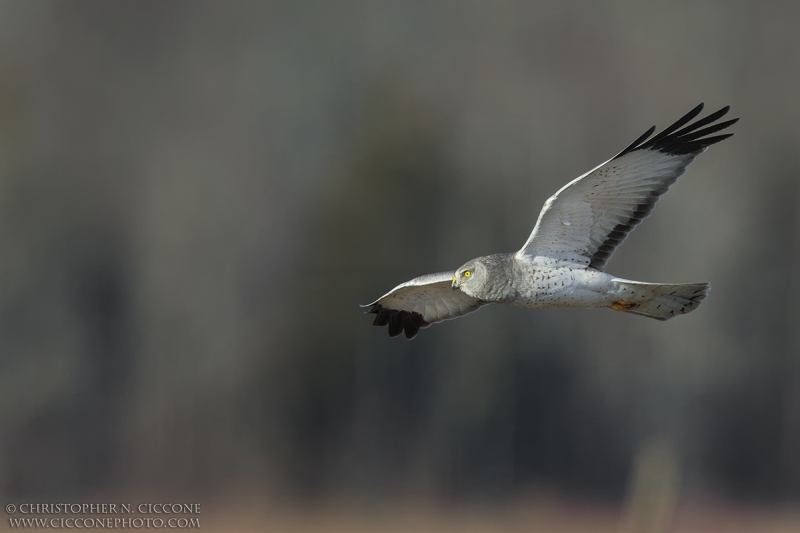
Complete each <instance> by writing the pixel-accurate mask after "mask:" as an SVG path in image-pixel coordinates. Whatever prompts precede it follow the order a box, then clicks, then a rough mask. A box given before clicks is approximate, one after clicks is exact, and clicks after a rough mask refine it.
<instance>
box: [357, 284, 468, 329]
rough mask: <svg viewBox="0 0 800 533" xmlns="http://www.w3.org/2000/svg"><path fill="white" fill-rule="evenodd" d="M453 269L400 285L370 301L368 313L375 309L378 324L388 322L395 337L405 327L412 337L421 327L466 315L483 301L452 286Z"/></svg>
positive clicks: (384, 324) (375, 323) (376, 323)
mask: <svg viewBox="0 0 800 533" xmlns="http://www.w3.org/2000/svg"><path fill="white" fill-rule="evenodd" d="M454 275H455V272H454V271H451V272H439V273H438V274H428V275H426V276H420V277H418V278H414V279H412V280H411V281H407V282H405V283H403V284H402V285H398V286H397V287H395V288H394V289H392V290H391V291H390V292H389V293H387V294H385V295H383V296H381V297H380V298H378V299H377V300H375V301H374V302H372V303H371V304H367V305H364V306H362V307H369V308H370V310H369V311H367V312H368V313H375V314H376V315H378V316H376V317H375V321H374V322H373V325H375V326H386V325H388V326H389V335H390V336H392V337H396V336H398V335H400V333H402V332H403V331H405V333H406V337H408V338H409V339H413V338H414V337H415V336H416V334H417V332H418V331H419V328H427V327H428V326H430V325H431V324H434V323H436V322H441V321H442V320H448V319H451V318H456V317H459V316H461V315H466V314H467V313H471V312H473V311H477V310H478V308H479V307H480V306H481V305H483V302H481V301H480V300H476V299H475V298H472V297H471V296H468V295H466V294H465V293H463V292H461V291H459V290H453V289H452V288H451V286H450V284H451V282H452V281H453V276H454Z"/></svg>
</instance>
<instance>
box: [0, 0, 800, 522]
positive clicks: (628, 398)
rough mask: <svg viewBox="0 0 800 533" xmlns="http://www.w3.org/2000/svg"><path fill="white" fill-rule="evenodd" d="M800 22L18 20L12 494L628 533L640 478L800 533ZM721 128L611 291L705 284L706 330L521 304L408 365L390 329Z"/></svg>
mask: <svg viewBox="0 0 800 533" xmlns="http://www.w3.org/2000/svg"><path fill="white" fill-rule="evenodd" d="M798 17H800V4H797V3H796V2H789V1H787V2H779V1H764V2H751V1H726V2H722V1H700V2H694V1H693V2H689V1H686V2H671V3H652V4H648V3H642V2H627V1H610V2H603V3H597V2H588V1H587V2H535V3H534V2H525V1H521V0H519V1H503V2H462V1H439V2H427V1H425V2H423V1H406V2H384V1H363V2H358V1H339V2H322V1H319V2H317V1H304V2H288V1H287V2H260V3H250V2H236V3H222V2H219V3H215V2H113V3H112V2H85V1H78V2H42V1H38V2H23V1H17V2H9V1H4V2H1V3H0V350H1V353H0V495H4V499H5V500H7V501H28V500H37V501H55V500H57V499H59V498H60V499H65V498H66V499H69V498H72V499H75V498H81V497H82V498H84V499H87V498H89V497H90V496H91V495H103V496H108V495H120V494H132V493H136V494H142V495H151V494H159V495H163V496H164V497H166V498H168V499H170V500H175V499H180V498H184V499H186V498H196V499H200V500H201V501H203V502H215V501H225V500H226V499H230V498H232V496H231V495H232V494H239V493H246V494H249V495H254V494H256V495H258V496H257V497H255V498H254V501H255V502H256V503H254V505H261V504H262V503H263V505H277V506H278V507H281V506H291V505H299V506H300V507H302V508H306V507H308V508H311V509H316V508H318V507H319V506H324V505H328V502H340V503H342V504H343V505H345V506H346V507H347V508H352V509H355V510H356V511H354V512H357V513H358V512H362V510H363V509H367V510H368V511H369V510H370V509H372V510H373V511H374V510H375V509H378V510H387V509H388V510H390V511H391V512H396V511H394V510H393V509H394V506H395V505H396V504H397V502H409V501H410V502H415V501H426V502H434V503H428V504H426V505H429V506H432V508H434V509H437V508H439V507H441V508H450V507H451V506H456V507H458V506H462V505H467V506H470V505H472V504H473V503H477V504H481V505H489V506H492V505H500V506H503V505H506V503H507V502H509V501H526V502H528V501H529V502H534V503H535V502H540V501H550V499H552V498H555V499H557V500H564V501H569V502H572V501H583V502H585V501H589V502H595V503H596V504H597V505H601V506H610V507H609V508H611V509H614V508H617V507H618V506H620V505H622V506H625V505H626V503H625V502H628V505H630V502H631V501H632V500H634V501H635V500H636V497H635V494H636V493H637V490H638V489H637V488H636V487H637V485H636V483H637V482H636V481H635V480H636V479H637V477H636V476H637V475H638V474H637V472H640V473H642V472H643V473H642V474H641V475H642V476H644V479H645V480H646V479H650V478H652V479H655V480H656V481H655V482H654V483H655V484H656V485H657V486H660V487H662V489H663V490H662V493H663V494H666V495H665V496H664V495H663V494H662V496H663V497H661V499H662V500H664V501H667V500H669V501H677V502H704V501H707V500H714V501H722V502H732V503H730V504H726V505H728V507H725V508H726V509H729V510H730V512H736V510H737V509H739V508H747V507H748V506H752V505H762V504H769V505H770V506H772V505H779V506H782V505H786V504H788V505H789V506H790V507H791V506H796V505H797V503H798V501H799V499H800V331H798V326H800V310H798V302H800V280H798V277H797V274H798V263H800V211H798V209H797V205H798V203H799V202H800V180H798V176H797V168H798V164H800V156H799V155H798V150H797V146H798V144H800V126H798V119H800V99H798V85H800V37H798V33H797V29H796V22H797V20H798ZM699 101H705V102H706V103H707V112H711V111H714V110H716V109H717V108H719V107H722V106H723V105H726V104H731V105H732V107H733V111H732V113H731V116H739V117H741V118H742V120H741V122H740V123H739V124H737V125H736V126H735V127H734V128H733V131H735V133H736V136H735V137H733V138H732V139H730V140H728V141H725V142H723V143H722V144H720V145H716V146H714V147H712V148H711V149H710V150H709V152H708V153H707V154H705V155H703V156H701V157H700V158H699V159H698V161H697V162H695V163H694V164H693V165H692V166H691V167H690V169H689V171H688V173H687V174H686V175H685V176H684V177H682V178H681V179H680V180H679V182H678V183H677V184H676V185H675V186H674V187H673V188H672V190H671V191H670V192H669V194H667V195H666V196H665V197H664V198H663V199H662V201H661V202H660V203H659V205H658V208H657V209H656V210H655V212H654V214H653V215H652V216H651V217H650V218H649V219H648V220H646V221H645V223H644V224H643V225H642V226H641V227H639V228H638V229H637V230H636V231H635V232H634V233H633V234H632V235H631V237H630V238H629V240H628V241H626V243H625V244H624V246H622V247H621V248H620V249H619V250H618V251H617V252H616V254H615V255H614V257H613V259H612V260H611V261H610V264H609V265H608V268H607V270H608V271H610V272H612V273H614V274H615V275H619V276H623V277H627V278H630V279H639V280H643V281H661V282H699V281H710V282H711V283H712V286H713V289H712V292H711V296H710V298H709V299H708V300H707V301H706V303H704V304H703V306H702V307H701V308H700V309H699V310H698V311H696V312H695V313H693V314H692V315H691V316H688V317H683V318H678V319H676V320H673V321H669V322H666V323H661V322H656V321H650V320H646V319H644V318H640V317H636V316H628V315H624V314H621V313H614V312H611V311H583V310H520V309H513V308H503V307H499V306H495V307H489V308H486V309H485V310H482V311H481V312H480V313H476V314H473V315H470V316H467V317H465V318H462V319H459V320H457V321H454V322H447V323H445V324H440V325H437V326H434V327H431V328H430V329H426V330H423V331H422V332H421V333H420V335H419V336H418V337H417V339H415V340H414V341H412V342H407V341H405V340H404V339H389V338H388V336H387V335H386V331H385V329H380V330H379V329H378V328H373V327H372V326H371V325H370V323H371V316H367V317H365V316H363V315H362V314H361V310H360V309H359V308H358V307H357V304H359V303H366V302H369V301H372V300H373V299H374V298H376V297H377V296H379V295H381V294H383V293H384V292H386V291H387V290H389V289H390V288H391V287H393V286H394V285H396V284H398V283H400V282H402V281H405V280H407V279H410V278H412V277H415V276H417V275H420V274H424V273H429V272H437V271H441V270H446V269H451V268H455V267H457V266H458V265H460V264H462V263H463V262H464V261H466V260H468V259H470V258H472V257H475V256H479V255H484V254H488V253H494V252H502V251H514V250H516V249H518V248H519V247H520V246H521V245H522V243H523V242H524V241H525V239H526V238H527V236H528V234H529V232H530V230H531V228H532V227H533V224H534V222H535V220H536V217H537V215H538V213H539V209H540V208H541V206H542V203H543V202H544V201H545V199H546V198H547V197H548V196H549V195H550V194H552V193H553V192H555V190H557V189H558V188H559V187H561V186H562V185H563V184H564V183H566V182H567V181H569V180H571V179H573V178H574V177H576V176H578V175H580V174H582V173H584V172H585V171H587V170H589V169H590V168H592V167H594V166H595V165H597V164H599V163H600V162H602V161H604V160H605V159H607V158H609V157H611V156H613V155H614V154H615V153H616V152H617V151H619V150H620V149H622V148H623V147H625V146H626V145H627V144H628V143H630V142H631V141H632V140H633V139H635V138H636V137H638V136H639V134H641V133H642V132H643V131H645V130H646V129H647V128H648V127H649V126H650V125H651V124H653V123H655V124H658V125H659V126H660V127H665V126H667V125H668V124H669V123H671V122H672V121H673V120H675V119H677V118H679V117H680V116H681V115H682V114H684V113H685V112H686V111H688V110H689V109H691V108H692V107H693V106H694V105H696V104H697V103H698V102H699ZM654 443H655V444H654ZM648 450H650V451H648ZM653 450H656V451H653ZM659 454H662V455H659ZM662 456H663V457H669V458H671V459H669V460H668V461H666V462H664V461H660V460H658V457H662ZM637 458H639V459H637ZM648 458H649V459H648ZM654 458H655V459H654ZM648 460H649V461H650V463H648ZM637 461H638V462H637ZM651 463H652V464H662V465H663V464H667V465H668V467H667V468H666V471H665V472H666V473H664V472H661V474H659V471H657V469H656V470H653V471H651V470H652V469H651V470H648V469H647V468H645V467H643V468H640V469H639V470H637V467H636V465H637V464H639V465H641V464H651ZM648 472H650V473H649V474H648ZM659 475H660V476H661V477H659ZM648 476H650V477H649V478H648ZM640 477H641V476H640ZM658 480H661V481H658ZM664 480H667V481H664ZM670 480H671V481H670ZM659 494H661V493H659ZM544 495H546V496H544ZM553 495H555V496H553ZM670 498H671V499H670ZM276 502H277V503H276ZM534 503H532V504H534ZM678 506H679V507H680V504H679V505H678ZM410 507H411V508H414V504H410ZM770 508H772V507H770ZM374 512H376V513H378V514H380V513H379V511H374ZM409 512H412V511H409ZM400 513H401V514H402V512H400ZM287 527H289V526H287Z"/></svg>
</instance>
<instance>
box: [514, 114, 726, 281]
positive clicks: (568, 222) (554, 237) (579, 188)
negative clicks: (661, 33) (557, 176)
mask: <svg viewBox="0 0 800 533" xmlns="http://www.w3.org/2000/svg"><path fill="white" fill-rule="evenodd" d="M702 109H703V104H700V105H699V106H697V107H696V108H694V109H693V110H692V111H690V112H689V113H688V114H687V115H685V116H684V117H683V118H681V119H680V120H678V121H677V122H675V123H674V124H673V125H672V126H670V127H669V128H667V129H665V130H664V131H662V132H661V133H659V134H658V135H656V136H655V137H653V138H652V139H650V140H647V139H648V138H649V137H650V135H652V134H653V132H654V131H655V126H653V127H652V128H650V130H648V131H647V132H646V133H645V134H644V135H642V136H641V137H639V138H638V139H637V140H636V141H634V143H633V144H631V145H630V146H628V147H627V148H626V149H625V150H623V151H622V152H620V153H619V154H618V155H617V156H615V157H614V158H613V159H610V160H609V161H606V162H605V163H603V164H602V165H600V166H599V167H597V168H595V169H594V170H591V171H589V172H587V173H586V174H584V175H583V176H581V177H579V178H577V179H575V180H574V181H572V182H570V183H568V184H567V185H565V186H564V187H562V188H561V190H559V191H558V192H557V193H556V194H554V195H553V196H551V197H550V198H549V199H548V200H547V202H545V204H544V207H543V208H542V211H541V213H540V214H539V220H538V221H537V222H536V226H535V227H534V228H533V232H532V233H531V235H530V237H529V238H528V240H527V241H526V242H525V245H524V246H523V247H522V249H521V250H520V251H519V252H517V255H518V256H527V257H528V258H533V257H536V256H546V257H552V258H554V259H560V260H564V261H569V262H574V263H578V264H583V265H586V266H587V267H591V268H594V269H597V270H603V268H605V265H606V262H607V261H608V259H609V258H610V257H611V254H612V253H613V251H614V249H615V248H616V247H617V246H619V244H620V243H622V241H624V240H625V238H626V237H627V236H628V234H629V233H630V232H631V230H633V228H634V227H635V226H636V225H637V224H639V222H641V221H642V220H644V218H645V217H647V216H648V215H649V214H650V212H651V211H652V210H653V207H654V206H655V204H656V202H657V201H658V198H659V197H660V196H661V195H662V194H664V193H665V192H667V189H668V188H669V187H670V185H672V184H673V183H675V180H677V179H678V177H679V176H680V175H681V174H683V173H684V172H685V170H686V167H687V166H688V165H689V163H691V162H692V161H694V158H695V157H697V156H698V155H699V154H700V153H702V152H703V151H704V150H705V149H706V148H707V147H708V146H711V145H712V144H714V143H717V142H719V141H722V140H724V139H727V138H728V137H730V136H731V135H732V134H726V135H717V136H714V137H708V135H711V134H712V133H715V132H717V131H720V130H722V129H725V128H727V127H728V126H730V125H732V124H734V123H735V122H736V121H737V120H739V119H733V120H728V121H726V122H720V123H717V124H712V123H714V122H715V121H716V120H718V119H719V118H720V117H722V116H724V115H725V114H726V113H727V112H728V110H729V109H730V106H726V107H724V108H722V109H720V110H719V111H717V112H716V113H712V114H711V115H709V116H707V117H705V118H703V119H701V120H698V121H696V122H694V123H692V124H690V125H688V126H686V127H683V126H684V125H685V124H687V123H688V122H690V121H691V120H692V119H694V118H695V117H696V116H697V115H698V114H699V113H700V111H702ZM709 124H712V125H711V126H708V127H705V128H704V126H707V125H709ZM680 128H683V129H680ZM700 128H702V129H700Z"/></svg>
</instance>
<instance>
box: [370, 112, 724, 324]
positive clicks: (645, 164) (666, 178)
mask: <svg viewBox="0 0 800 533" xmlns="http://www.w3.org/2000/svg"><path fill="white" fill-rule="evenodd" d="M702 110H703V104H702V103H701V104H700V105H698V106H697V107H695V108H694V109H692V110H691V111H690V112H689V113H687V114H686V115H685V116H683V117H682V118H681V119H680V120H678V121H677V122H675V123H674V124H673V125H671V126H670V127H668V128H667V129H665V130H663V131H662V132H660V133H659V134H657V135H656V136H655V137H652V138H651V135H653V132H655V130H656V127H655V126H653V127H652V128H650V129H649V130H647V131H646V132H645V133H644V134H643V135H642V136H641V137H639V138H638V139H636V140H635V141H634V142H633V143H631V144H630V145H629V146H628V147H627V148H625V149H624V150H622V151H621V152H620V153H619V154H617V155H615V156H614V157H612V158H611V159H609V160H608V161H606V162H605V163H603V164H602V165H600V166H598V167H597V168H595V169H593V170H590V171H589V172H587V173H586V174H584V175H583V176H580V177H579V178H577V179H575V180H573V181H571V182H569V183H567V184H566V185H564V186H563V187H562V188H561V189H560V190H559V191H558V192H556V193H555V194H554V195H553V196H551V197H550V198H549V199H548V200H547V201H546V202H545V203H544V207H543V208H542V211H541V212H540V213H539V219H538V220H537V222H536V226H534V228H533V232H532V233H531V235H530V237H528V240H527V241H526V242H525V244H524V245H523V246H522V248H521V249H520V250H519V251H518V252H516V253H501V254H494V255H488V256H484V257H478V258H475V259H472V260H470V261H467V262H466V263H464V265H462V266H461V267H459V268H458V269H457V270H455V271H448V272H439V273H437V274H428V275H425V276H420V277H418V278H414V279H412V280H411V281H407V282H405V283H403V284H401V285H398V286H397V287H395V288H394V289H392V290H391V291H390V292H388V293H387V294H385V295H384V296H381V297H380V298H378V299H377V300H375V301H374V302H372V303H371V304H367V305H365V306H362V307H369V310H368V311H367V312H368V313H374V314H375V315H377V316H376V317H375V321H374V322H373V324H374V325H376V326H389V328H388V329H389V335H390V336H392V337H396V336H397V335H400V334H401V333H403V332H405V335H406V337H407V338H409V339H412V338H414V337H415V336H416V335H417V333H418V332H419V330H420V328H425V327H428V326H430V325H431V324H435V323H436V322H441V321H442V320H448V319H451V318H457V317H459V316H462V315H466V314H467V313H472V312H473V311H477V310H478V309H479V308H480V307H482V306H484V305H487V304H490V303H500V304H509V305H516V306H519V307H536V308H540V307H583V308H594V307H606V308H610V309H613V310H615V311H624V312H626V313H634V314H637V315H641V316H646V317H650V318H655V319H657V320H668V319H670V318H672V317H674V316H678V315H683V314H686V313H689V312H691V311H693V310H695V309H697V307H698V306H699V305H700V303H701V302H702V301H703V300H704V299H705V297H706V296H707V295H708V291H709V289H710V285H709V284H708V283H691V284H665V283H644V282H640V281H630V280H626V279H621V278H617V277H615V276H612V275H611V274H607V273H606V272H604V268H605V266H606V262H607V261H608V259H609V258H610V257H611V254H612V253H613V252H614V249H616V247H617V246H619V245H620V243H622V241H624V240H625V238H626V237H627V236H628V234H629V233H630V232H631V231H632V230H633V228H634V227H635V226H636V225H637V224H639V223H640V222H641V221H642V220H644V218H645V217H647V216H648V215H649V214H650V212H651V211H652V210H653V207H654V206H655V204H656V202H657V201H658V199H659V197H660V196H661V195H662V194H664V193H665V192H667V189H669V186H670V185H672V184H673V183H675V181H676V180H677V179H678V177H679V176H680V175H681V174H683V173H684V172H685V171H686V167H687V166H688V165H689V163H691V162H692V161H694V158H695V157H697V156H698V155H700V154H701V153H702V152H704V151H705V150H706V148H708V147H709V146H711V145H712V144H715V143H718V142H720V141H722V140H724V139H727V138H728V137H731V136H732V135H733V134H732V133H729V134H723V135H713V134H714V133H717V132H718V131H721V130H724V129H725V128H727V127H729V126H731V125H732V124H734V123H735V122H737V121H738V120H739V119H738V118H736V119H733V120H727V121H724V122H717V121H718V120H719V119H720V118H722V117H723V116H724V115H725V114H726V113H727V112H728V111H729V110H730V106H726V107H723V108H722V109H720V110H719V111H717V112H716V113H712V114H710V115H708V116H707V117H705V118H702V119H699V120H696V121H694V122H692V120H694V119H695V118H696V117H697V115H699V114H700V112H701V111H702Z"/></svg>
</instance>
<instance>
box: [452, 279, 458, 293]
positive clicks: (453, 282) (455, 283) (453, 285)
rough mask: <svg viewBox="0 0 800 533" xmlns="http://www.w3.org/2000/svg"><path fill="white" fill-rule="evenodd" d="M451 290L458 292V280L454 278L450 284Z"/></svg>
mask: <svg viewBox="0 0 800 533" xmlns="http://www.w3.org/2000/svg"><path fill="white" fill-rule="evenodd" d="M450 288H451V289H453V290H456V289H457V288H458V278H457V277H456V276H453V281H452V282H451V283H450Z"/></svg>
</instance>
